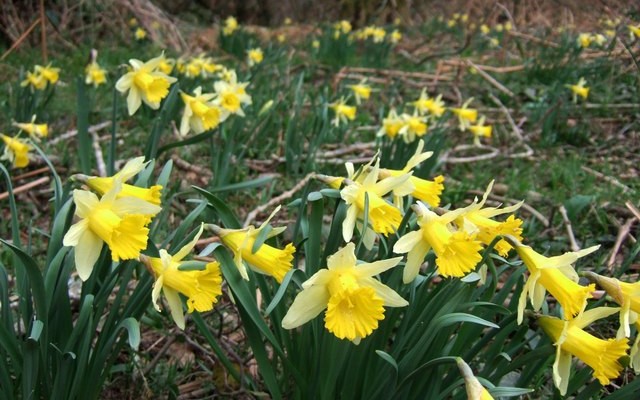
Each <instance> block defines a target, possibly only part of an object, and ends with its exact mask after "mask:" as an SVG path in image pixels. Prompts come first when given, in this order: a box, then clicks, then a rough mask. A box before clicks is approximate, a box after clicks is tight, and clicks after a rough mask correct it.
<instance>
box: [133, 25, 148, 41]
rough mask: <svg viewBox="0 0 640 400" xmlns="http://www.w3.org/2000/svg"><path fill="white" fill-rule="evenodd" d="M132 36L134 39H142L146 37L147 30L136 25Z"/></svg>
mask: <svg viewBox="0 0 640 400" xmlns="http://www.w3.org/2000/svg"><path fill="white" fill-rule="evenodd" d="M133 36H134V37H135V38H136V40H144V38H146V37H147V31H145V30H144V29H142V28H140V27H138V28H137V29H136V31H135V33H134V34H133Z"/></svg>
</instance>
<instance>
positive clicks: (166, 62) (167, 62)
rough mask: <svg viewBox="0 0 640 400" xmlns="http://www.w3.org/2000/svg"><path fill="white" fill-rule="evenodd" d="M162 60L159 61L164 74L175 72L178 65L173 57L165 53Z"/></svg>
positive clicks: (159, 66)
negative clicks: (166, 55) (174, 69)
mask: <svg viewBox="0 0 640 400" xmlns="http://www.w3.org/2000/svg"><path fill="white" fill-rule="evenodd" d="M160 57H161V59H160V62H159V63H158V70H159V71H160V72H162V73H164V74H167V75H169V74H170V73H171V72H173V68H174V67H175V66H176V60H175V59H173V58H168V57H165V56H164V54H163V55H161V56H160Z"/></svg>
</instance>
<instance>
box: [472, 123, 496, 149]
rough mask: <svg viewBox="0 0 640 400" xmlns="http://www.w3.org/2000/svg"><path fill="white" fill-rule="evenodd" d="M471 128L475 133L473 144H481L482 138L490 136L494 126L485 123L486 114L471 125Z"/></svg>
mask: <svg viewBox="0 0 640 400" xmlns="http://www.w3.org/2000/svg"><path fill="white" fill-rule="evenodd" d="M469 130H470V131H471V133H473V144H474V145H476V146H480V138H481V137H486V138H490V137H491V132H492V130H493V128H492V126H491V125H485V124H484V116H482V117H480V120H479V121H478V123H477V124H476V125H470V126H469Z"/></svg>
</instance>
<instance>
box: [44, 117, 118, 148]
mask: <svg viewBox="0 0 640 400" xmlns="http://www.w3.org/2000/svg"><path fill="white" fill-rule="evenodd" d="M108 126H111V121H103V122H100V123H99V124H95V125H91V126H90V127H89V133H94V132H97V131H99V130H101V129H104V128H106V127H108ZM77 134H78V130H77V129H72V130H70V131H67V132H65V133H63V134H62V135H60V136H57V137H55V138H53V139H51V140H49V144H56V143H58V142H60V141H63V140H67V139H69V138H72V137H74V136H76V135H77Z"/></svg>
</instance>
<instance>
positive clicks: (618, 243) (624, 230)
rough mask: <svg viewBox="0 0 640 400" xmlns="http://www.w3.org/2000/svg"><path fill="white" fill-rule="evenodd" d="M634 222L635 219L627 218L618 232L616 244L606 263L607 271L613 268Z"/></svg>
mask: <svg viewBox="0 0 640 400" xmlns="http://www.w3.org/2000/svg"><path fill="white" fill-rule="evenodd" d="M634 222H635V218H629V219H628V220H627V221H626V222H625V223H624V225H622V226H621V227H620V229H619V230H618V236H616V242H615V244H614V245H613V249H611V255H610V256H609V260H608V261H607V269H608V270H609V271H611V269H612V268H613V265H614V264H615V262H616V256H617V255H618V252H619V251H620V247H621V246H622V243H623V242H624V239H625V238H626V237H627V236H628V235H629V232H631V225H633V223H634Z"/></svg>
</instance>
